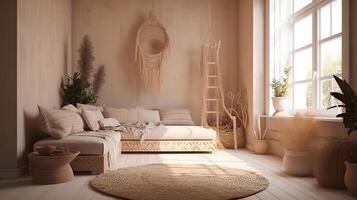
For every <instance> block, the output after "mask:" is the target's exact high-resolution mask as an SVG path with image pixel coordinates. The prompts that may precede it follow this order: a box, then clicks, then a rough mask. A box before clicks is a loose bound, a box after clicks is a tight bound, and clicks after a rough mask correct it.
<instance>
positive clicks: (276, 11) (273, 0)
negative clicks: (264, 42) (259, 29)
mask: <svg viewBox="0 0 357 200" xmlns="http://www.w3.org/2000/svg"><path fill="white" fill-rule="evenodd" d="M292 13H293V0H269V68H270V69H269V73H270V74H269V84H270V83H271V81H272V80H273V79H274V78H276V79H278V78H279V77H280V76H281V75H282V74H283V70H284V68H285V67H286V66H288V65H291V58H292V56H291V52H292V45H293V43H292V38H293V35H292ZM269 94H270V95H271V88H270V87H269ZM269 101H270V98H269ZM269 105H270V109H269V111H270V112H271V113H269V114H272V111H273V108H272V105H271V103H270V104H269Z"/></svg>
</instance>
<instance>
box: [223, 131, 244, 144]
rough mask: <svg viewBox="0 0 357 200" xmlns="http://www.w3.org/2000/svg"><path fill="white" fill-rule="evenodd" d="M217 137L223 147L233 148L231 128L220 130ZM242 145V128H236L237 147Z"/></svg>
mask: <svg viewBox="0 0 357 200" xmlns="http://www.w3.org/2000/svg"><path fill="white" fill-rule="evenodd" d="M219 137H220V140H221V143H222V145H223V146H224V148H226V149H234V135H233V129H225V130H220V131H219ZM244 146H245V137H244V131H243V129H242V128H237V147H238V148H244Z"/></svg>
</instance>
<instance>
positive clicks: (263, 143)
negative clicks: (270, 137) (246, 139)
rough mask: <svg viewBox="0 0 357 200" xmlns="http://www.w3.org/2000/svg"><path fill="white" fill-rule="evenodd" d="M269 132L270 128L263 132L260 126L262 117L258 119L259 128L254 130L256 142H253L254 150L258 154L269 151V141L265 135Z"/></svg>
mask: <svg viewBox="0 0 357 200" xmlns="http://www.w3.org/2000/svg"><path fill="white" fill-rule="evenodd" d="M267 132H268V129H265V130H264V132H262V130H261V128H260V119H258V120H257V130H254V131H253V133H254V137H255V140H254V143H253V148H254V152H255V153H256V154H266V153H267V152H268V148H269V144H268V141H267V140H265V136H266V134H267Z"/></svg>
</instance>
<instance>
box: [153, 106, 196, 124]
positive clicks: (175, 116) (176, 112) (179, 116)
mask: <svg viewBox="0 0 357 200" xmlns="http://www.w3.org/2000/svg"><path fill="white" fill-rule="evenodd" d="M160 116H161V121H162V123H163V124H165V125H195V123H194V122H193V121H192V118H191V115H190V111H189V110H188V109H172V110H162V111H160Z"/></svg>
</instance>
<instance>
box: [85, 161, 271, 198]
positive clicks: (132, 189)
mask: <svg viewBox="0 0 357 200" xmlns="http://www.w3.org/2000/svg"><path fill="white" fill-rule="evenodd" d="M90 185H91V186H92V187H94V188H95V189H96V190H98V191H100V192H103V193H106V194H109V195H112V196H115V197H119V198H124V199H133V200H168V199H170V200H181V199H182V200H184V199H185V200H186V199H187V200H193V199H194V200H199V199H212V200H213V199H214V200H220V199H222V200H223V199H237V198H243V197H247V196H250V195H253V194H256V193H258V192H260V191H262V190H264V189H266V188H267V187H268V185H269V182H268V181H267V180H266V179H265V178H264V177H263V176H261V175H259V174H256V173H255V172H251V171H245V170H240V169H234V168H223V167H220V166H216V165H201V164H200V165H181V164H150V165H142V166H137V167H129V168H123V169H118V170H115V171H111V172H108V173H105V174H102V175H99V176H98V177H96V178H95V179H93V180H91V181H90Z"/></svg>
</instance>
